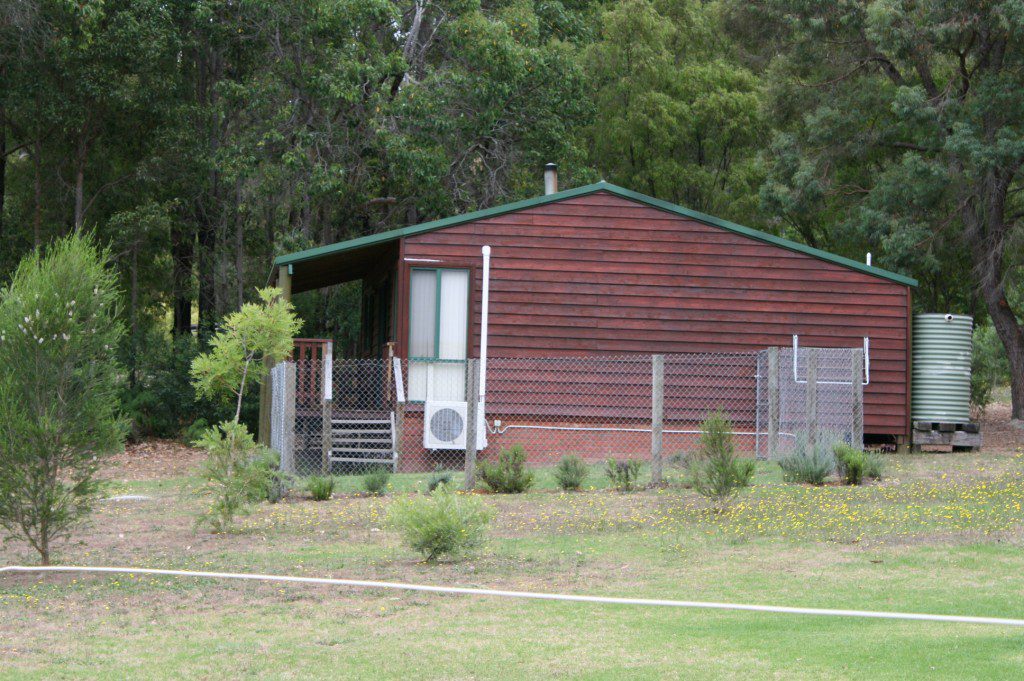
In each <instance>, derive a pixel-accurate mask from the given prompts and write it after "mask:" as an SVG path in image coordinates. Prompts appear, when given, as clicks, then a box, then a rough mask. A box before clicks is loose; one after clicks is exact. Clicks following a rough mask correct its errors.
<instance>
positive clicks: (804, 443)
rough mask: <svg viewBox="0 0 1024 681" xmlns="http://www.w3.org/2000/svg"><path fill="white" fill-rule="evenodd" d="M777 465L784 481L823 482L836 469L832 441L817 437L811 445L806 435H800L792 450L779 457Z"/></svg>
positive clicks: (810, 483) (813, 483) (814, 483)
mask: <svg viewBox="0 0 1024 681" xmlns="http://www.w3.org/2000/svg"><path fill="white" fill-rule="evenodd" d="M779 467H780V468H782V479H783V480H785V481H786V482H802V483H806V484H809V485H821V484H824V482H825V479H826V478H827V477H828V476H829V475H831V474H832V471H834V470H835V469H836V457H835V455H834V454H833V453H832V442H831V441H822V440H820V439H819V440H818V441H817V442H816V443H815V444H814V445H811V443H810V442H808V438H807V437H800V438H798V439H797V442H796V446H795V447H794V449H793V451H792V452H791V453H790V454H787V455H786V456H784V457H782V458H781V459H779Z"/></svg>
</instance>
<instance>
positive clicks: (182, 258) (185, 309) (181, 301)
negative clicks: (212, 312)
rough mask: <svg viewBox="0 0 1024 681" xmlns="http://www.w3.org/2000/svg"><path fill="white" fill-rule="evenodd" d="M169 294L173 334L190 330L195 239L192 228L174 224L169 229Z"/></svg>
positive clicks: (181, 333) (180, 334) (184, 333)
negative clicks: (171, 305) (172, 315)
mask: <svg viewBox="0 0 1024 681" xmlns="http://www.w3.org/2000/svg"><path fill="white" fill-rule="evenodd" d="M171 259H172V261H173V272H172V275H171V295H172V298H173V300H174V327H173V332H174V335H175V336H184V335H186V334H189V333H191V332H192V264H193V260H194V259H195V240H194V238H193V234H192V230H191V229H189V228H187V227H185V226H183V225H175V227H174V228H173V229H172V230H171Z"/></svg>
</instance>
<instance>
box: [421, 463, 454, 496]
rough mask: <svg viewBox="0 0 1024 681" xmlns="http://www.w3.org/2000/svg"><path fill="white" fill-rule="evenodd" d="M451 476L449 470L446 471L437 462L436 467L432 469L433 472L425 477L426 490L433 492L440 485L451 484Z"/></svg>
mask: <svg viewBox="0 0 1024 681" xmlns="http://www.w3.org/2000/svg"><path fill="white" fill-rule="evenodd" d="M453 477H454V475H453V474H452V472H451V471H446V470H445V469H443V468H441V465H440V464H438V466H437V468H435V469H434V472H433V473H431V474H430V477H429V478H427V491H428V492H433V491H434V490H435V489H437V488H438V487H439V486H440V485H448V484H451V481H452V478H453Z"/></svg>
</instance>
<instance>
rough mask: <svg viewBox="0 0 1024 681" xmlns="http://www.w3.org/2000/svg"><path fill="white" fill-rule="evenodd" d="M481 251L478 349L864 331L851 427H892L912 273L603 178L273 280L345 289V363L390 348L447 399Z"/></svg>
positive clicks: (652, 348)
mask: <svg viewBox="0 0 1024 681" xmlns="http://www.w3.org/2000/svg"><path fill="white" fill-rule="evenodd" d="M485 245H488V246H490V247H491V249H492V251H491V253H492V255H491V262H490V309H489V334H488V339H489V341H488V342H489V350H488V356H489V357H493V358H505V357H515V358H521V357H537V358H540V357H575V356H595V355H601V356H611V355H629V354H634V353H637V354H645V355H650V354H655V353H657V354H674V353H752V352H756V351H759V350H762V349H764V348H766V347H769V346H789V345H790V344H791V343H792V342H793V337H794V335H796V336H799V342H800V344H801V345H802V346H807V347H810V346H815V347H849V348H860V347H862V345H863V343H864V339H865V338H868V339H869V348H870V350H869V356H870V384H869V385H867V386H865V388H864V433H865V435H867V436H876V437H886V438H892V439H898V440H900V441H902V440H904V439H905V438H906V437H907V435H908V434H909V432H910V431H909V427H910V423H909V414H910V409H909V407H910V371H909V369H910V356H911V354H910V353H911V346H910V321H911V289H912V288H913V287H914V286H915V285H916V282H915V281H914V280H913V279H910V278H908V277H905V276H902V275H899V274H895V273H893V272H888V271H886V270H883V269H880V268H877V267H872V266H869V265H866V264H865V263H863V262H858V261H854V260H851V259H848V258H844V257H841V256H838V255H834V254H832V253H827V252H824V251H821V250H818V249H815V248H811V247H809V246H806V245H803V244H799V243H796V242H793V241H789V240H786V239H783V238H780V237H777V236H774V235H771V234H767V233H764V232H760V231H757V230H754V229H751V228H748V227H744V226H741V225H737V224H734V223H731V222H727V221H725V220H721V219H718V218H714V217H711V216H708V215H703V214H701V213H697V212H694V211H691V210H688V209H686V208H683V207H680V206H677V205H674V204H671V203H667V202H665V201H661V200H659V199H656V198H653V197H650V196H645V195H643V194H639V193H637V192H633V191H630V190H628V189H624V188H622V187H618V186H615V185H613V184H609V183H606V182H598V183H596V184H590V185H586V186H583V187H578V188H575V189H570V190H567V191H560V192H554V193H550V194H546V195H544V196H540V197H537V198H533V199H528V200H524V201H518V202H515V203H509V204H505V205H501V206H496V207H493V208H489V209H487V210H481V211H476V212H473V213H467V214H464V215H458V216H454V217H450V218H446V219H443V220H437V221H433V222H428V223H424V224H419V225H413V226H410V227H405V228H402V229H396V230H392V231H388V232H384V233H381V234H374V235H371V236H365V237H360V238H357V239H352V240H349V241H344V242H341V243H336V244H331V245H328V246H324V247H321V248H314V249H310V250H306V251H301V252H298V253H292V254H290V255H285V256H281V257H279V258H277V260H276V261H275V265H276V266H277V268H276V270H275V272H277V273H278V274H277V276H278V278H279V282H280V283H281V285H282V286H283V287H284V288H288V287H290V292H291V293H298V292H302V291H308V290H311V289H316V288H320V287H324V286H329V285H332V284H337V283H341V282H346V281H352V280H360V281H361V282H362V287H363V301H364V302H363V310H362V334H361V342H360V348H359V351H360V354H361V355H362V356H365V357H381V356H383V355H384V354H385V353H386V352H387V348H388V347H389V344H391V345H390V347H391V348H392V350H393V352H394V353H395V354H396V355H397V356H398V357H401V358H407V359H408V360H409V362H410V368H409V377H408V382H409V388H408V392H409V395H408V397H409V400H410V401H412V402H415V401H418V400H422V399H424V398H425V396H426V395H427V393H431V394H433V395H434V396H435V398H437V397H438V396H439V395H440V396H441V397H451V398H458V397H459V396H458V395H454V394H450V390H449V389H448V388H446V387H445V386H447V385H454V384H456V383H457V382H458V381H457V379H456V378H455V377H456V375H459V373H460V372H461V370H462V369H461V363H462V362H463V361H464V360H465V359H466V358H467V357H477V356H478V355H479V347H480V317H481V286H482V279H481V277H482V258H481V247H482V246H485ZM428 374H429V377H430V378H429V381H430V382H429V383H428ZM493 390H500V386H493ZM446 391H448V392H449V394H446ZM463 399H464V396H463Z"/></svg>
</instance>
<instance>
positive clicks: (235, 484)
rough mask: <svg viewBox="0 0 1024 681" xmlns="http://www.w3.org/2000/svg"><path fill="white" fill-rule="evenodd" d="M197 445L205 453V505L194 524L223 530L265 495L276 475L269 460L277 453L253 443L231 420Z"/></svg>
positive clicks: (210, 430) (240, 426) (202, 494)
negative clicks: (206, 502) (206, 455)
mask: <svg viewBox="0 0 1024 681" xmlns="http://www.w3.org/2000/svg"><path fill="white" fill-rule="evenodd" d="M196 444H197V445H198V446H199V447H202V448H203V449H205V450H206V451H207V453H208V457H207V459H206V461H205V462H204V463H203V467H202V470H201V472H200V477H202V479H203V485H202V486H201V487H200V489H199V495H200V496H202V497H204V498H206V499H207V500H208V504H207V507H206V509H205V510H203V511H202V512H201V513H200V514H199V516H198V518H197V519H196V525H197V526H203V525H205V526H207V527H209V528H210V529H211V530H212V531H214V532H224V531H225V530H227V529H229V528H230V527H231V525H232V524H233V523H234V521H235V517H236V516H238V515H243V514H245V513H248V512H249V510H250V506H251V505H252V504H253V503H254V502H257V501H260V500H263V499H266V498H268V495H269V494H270V490H272V489H273V487H274V485H275V477H276V475H275V469H274V467H273V466H272V465H271V464H270V462H272V461H275V460H276V456H277V455H276V454H275V453H274V452H272V451H269V450H267V449H266V448H265V447H263V446H262V445H258V444H256V442H255V440H253V437H252V435H251V434H249V431H248V430H247V429H246V427H245V426H244V425H242V424H241V423H236V422H234V421H225V422H223V423H221V424H220V425H219V426H215V427H213V428H210V429H209V430H207V431H206V433H204V434H203V437H202V438H200V439H199V441H198V442H197V443H196Z"/></svg>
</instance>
